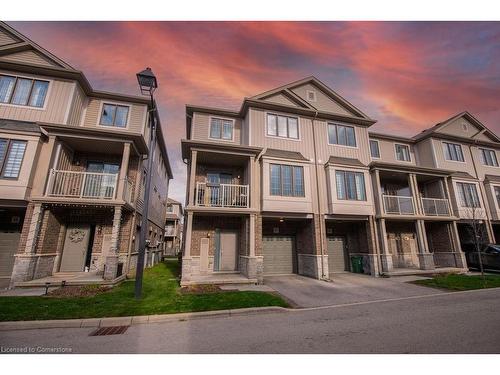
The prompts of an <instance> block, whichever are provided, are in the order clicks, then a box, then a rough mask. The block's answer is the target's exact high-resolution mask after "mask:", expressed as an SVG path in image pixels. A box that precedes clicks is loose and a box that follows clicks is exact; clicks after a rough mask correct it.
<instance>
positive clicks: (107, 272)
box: [103, 206, 122, 280]
mask: <svg viewBox="0 0 500 375" xmlns="http://www.w3.org/2000/svg"><path fill="white" fill-rule="evenodd" d="M121 219H122V208H121V206H116V207H115V210H114V215H113V228H112V230H111V244H110V246H109V249H108V253H107V254H106V263H105V268H104V276H103V277H104V279H105V280H113V279H115V278H116V275H117V271H118V260H119V257H118V255H119V252H120V226H121ZM103 255H104V254H103Z"/></svg>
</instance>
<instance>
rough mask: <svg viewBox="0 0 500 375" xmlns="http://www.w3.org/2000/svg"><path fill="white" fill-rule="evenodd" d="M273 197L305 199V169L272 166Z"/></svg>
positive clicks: (290, 166)
mask: <svg viewBox="0 0 500 375" xmlns="http://www.w3.org/2000/svg"><path fill="white" fill-rule="evenodd" d="M270 169H271V179H270V181H271V183H270V185H271V195H280V196H285V197H304V196H305V193H304V168H303V167H297V166H292V165H280V164H271V166H270Z"/></svg>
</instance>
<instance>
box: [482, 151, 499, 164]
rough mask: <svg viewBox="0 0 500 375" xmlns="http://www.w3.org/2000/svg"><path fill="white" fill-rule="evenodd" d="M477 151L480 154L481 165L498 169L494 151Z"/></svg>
mask: <svg viewBox="0 0 500 375" xmlns="http://www.w3.org/2000/svg"><path fill="white" fill-rule="evenodd" d="M479 151H480V152H481V163H483V165H488V166H490V167H498V160H497V155H496V153H495V150H488V149H486V148H480V149H479Z"/></svg>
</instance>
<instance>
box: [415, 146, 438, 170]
mask: <svg viewBox="0 0 500 375" xmlns="http://www.w3.org/2000/svg"><path fill="white" fill-rule="evenodd" d="M414 147H415V153H416V156H417V163H418V165H420V166H422V167H427V168H435V167H436V163H435V161H434V150H433V149H432V140H431V139H425V140H423V141H422V142H419V143H417V144H416V145H415V146H414Z"/></svg>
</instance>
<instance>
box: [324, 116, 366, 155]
mask: <svg viewBox="0 0 500 375" xmlns="http://www.w3.org/2000/svg"><path fill="white" fill-rule="evenodd" d="M330 125H333V126H344V127H348V128H353V130H354V143H355V144H356V146H349V145H341V144H339V143H330V134H329V131H328V129H329V128H330ZM326 139H327V141H328V145H329V146H335V147H346V148H352V149H356V148H359V147H358V136H357V134H356V126H354V125H347V124H343V123H340V122H327V123H326ZM337 139H338V135H337Z"/></svg>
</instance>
